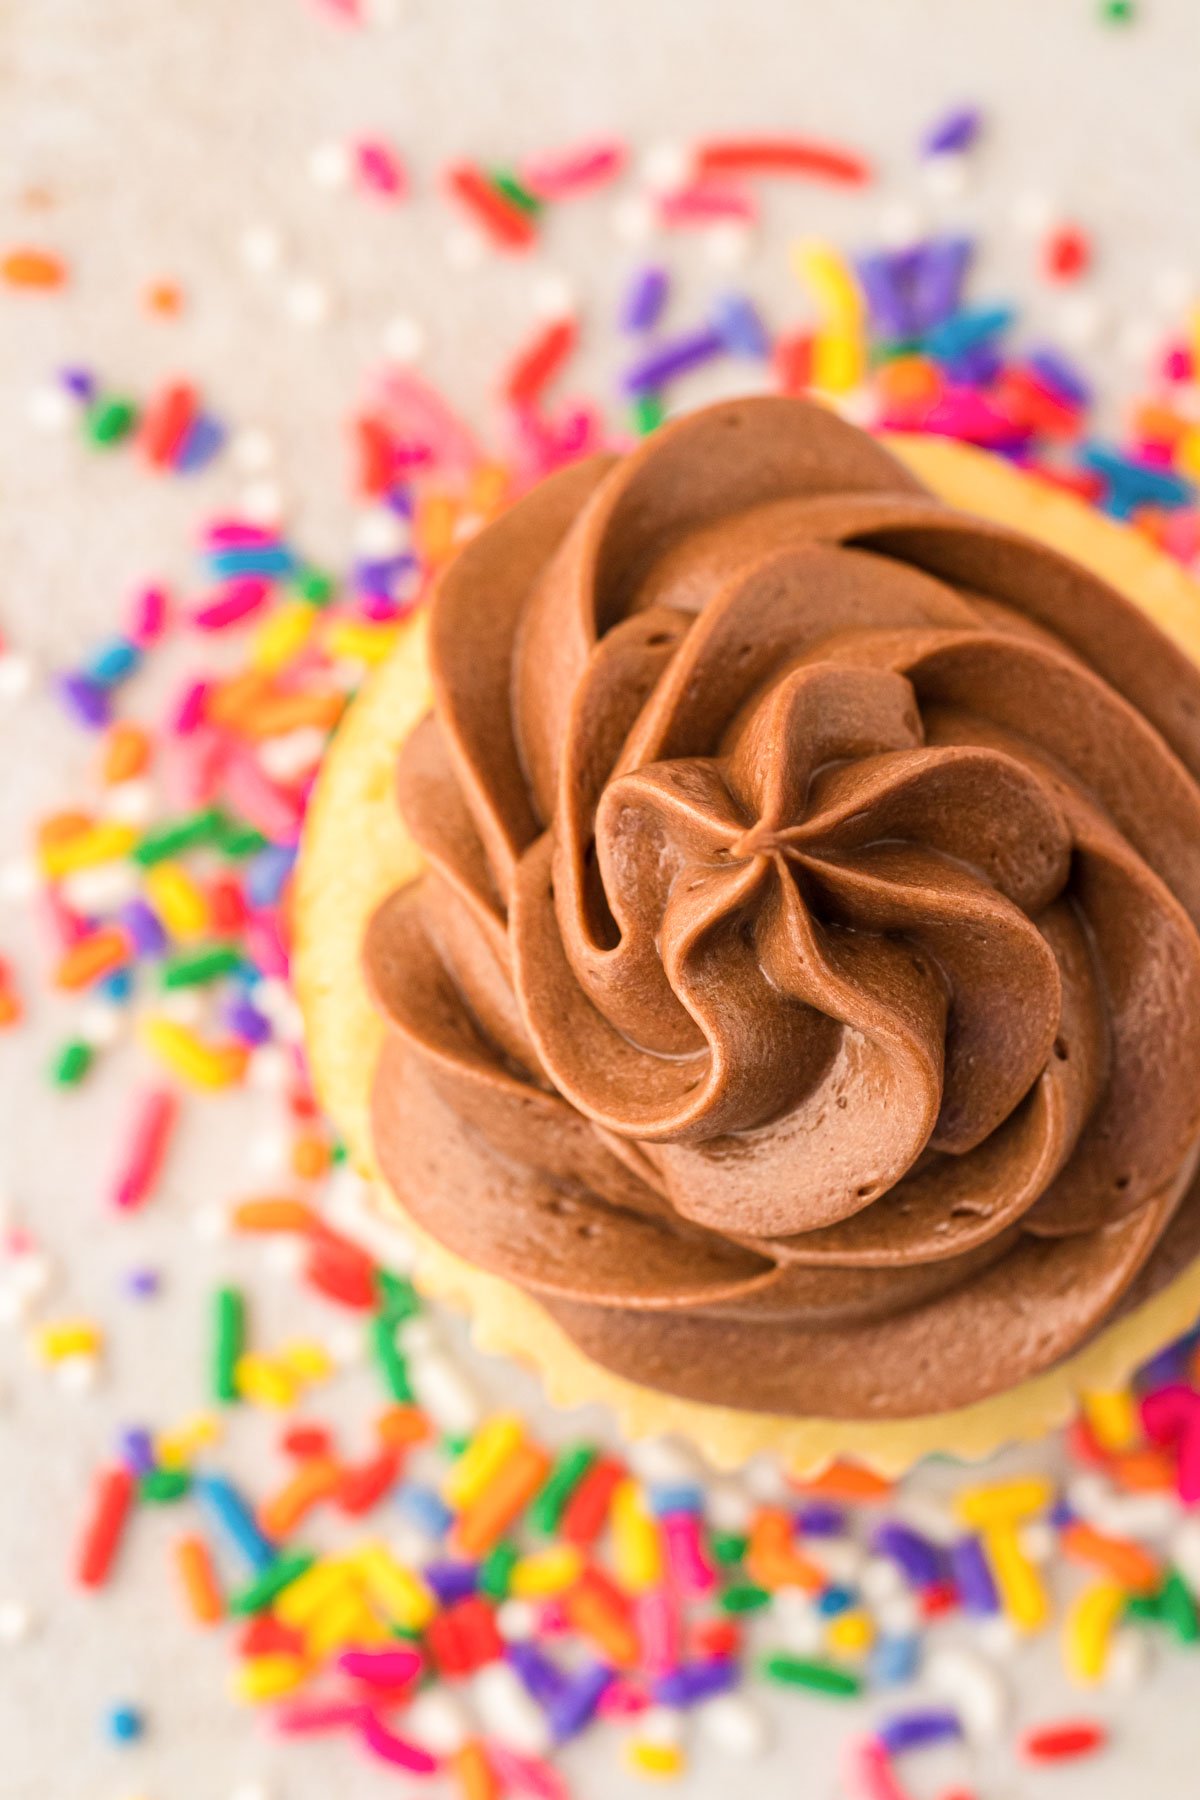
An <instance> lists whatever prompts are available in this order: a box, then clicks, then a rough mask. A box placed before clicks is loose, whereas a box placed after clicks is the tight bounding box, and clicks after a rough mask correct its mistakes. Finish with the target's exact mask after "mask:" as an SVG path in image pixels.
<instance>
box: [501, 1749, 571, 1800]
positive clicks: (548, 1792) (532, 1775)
mask: <svg viewBox="0 0 1200 1800" xmlns="http://www.w3.org/2000/svg"><path fill="white" fill-rule="evenodd" d="M484 1749H485V1750H486V1751H487V1757H488V1761H489V1762H490V1763H491V1765H492V1767H493V1768H494V1769H495V1771H496V1774H497V1775H498V1776H499V1777H500V1782H501V1786H502V1787H503V1789H504V1791H505V1793H508V1792H509V1791H510V1790H511V1791H512V1792H513V1793H514V1794H530V1795H532V1796H533V1800H570V1790H569V1789H568V1787H567V1784H566V1781H565V1780H564V1779H563V1777H562V1776H561V1775H560V1774H559V1772H558V1770H557V1769H554V1768H551V1766H550V1764H549V1763H548V1762H543V1761H542V1759H541V1757H540V1756H519V1755H518V1754H517V1752H516V1751H515V1750H510V1749H509V1748H508V1745H507V1744H499V1743H497V1742H496V1740H495V1738H488V1739H487V1741H486V1743H485V1744H484Z"/></svg>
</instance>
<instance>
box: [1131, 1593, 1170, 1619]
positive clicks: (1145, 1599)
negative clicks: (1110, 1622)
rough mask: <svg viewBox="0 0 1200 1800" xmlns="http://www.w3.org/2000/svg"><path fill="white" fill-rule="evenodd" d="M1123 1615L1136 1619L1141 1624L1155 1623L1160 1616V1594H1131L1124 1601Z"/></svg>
mask: <svg viewBox="0 0 1200 1800" xmlns="http://www.w3.org/2000/svg"><path fill="white" fill-rule="evenodd" d="M1125 1617H1126V1618H1127V1619H1138V1620H1140V1621H1141V1623H1142V1624H1143V1625H1157V1623H1158V1621H1159V1620H1160V1619H1161V1618H1162V1594H1161V1590H1160V1592H1159V1593H1157V1594H1131V1595H1130V1596H1129V1598H1128V1600H1127V1601H1126V1602H1125Z"/></svg>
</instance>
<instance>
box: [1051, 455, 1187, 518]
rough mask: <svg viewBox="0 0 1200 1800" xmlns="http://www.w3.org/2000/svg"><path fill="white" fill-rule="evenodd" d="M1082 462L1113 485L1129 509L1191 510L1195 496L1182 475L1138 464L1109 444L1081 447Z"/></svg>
mask: <svg viewBox="0 0 1200 1800" xmlns="http://www.w3.org/2000/svg"><path fill="white" fill-rule="evenodd" d="M1079 461H1080V464H1081V465H1082V467H1083V468H1085V469H1090V470H1091V471H1092V473H1093V474H1096V475H1103V476H1104V477H1105V479H1106V480H1108V481H1110V482H1111V483H1112V485H1113V491H1114V496H1115V498H1116V499H1117V501H1118V502H1119V503H1120V504H1122V505H1127V506H1129V507H1134V506H1188V505H1190V503H1191V501H1192V499H1193V497H1194V494H1195V489H1194V488H1193V486H1192V484H1191V482H1190V481H1185V480H1184V479H1183V477H1182V476H1181V475H1174V474H1172V473H1171V471H1170V470H1169V469H1154V468H1151V467H1149V465H1148V464H1146V463H1141V462H1136V461H1135V460H1134V459H1133V457H1131V456H1122V455H1121V454H1120V452H1119V451H1117V450H1112V449H1110V448H1109V447H1108V445H1107V444H1096V443H1088V444H1083V445H1081V447H1080V451H1079Z"/></svg>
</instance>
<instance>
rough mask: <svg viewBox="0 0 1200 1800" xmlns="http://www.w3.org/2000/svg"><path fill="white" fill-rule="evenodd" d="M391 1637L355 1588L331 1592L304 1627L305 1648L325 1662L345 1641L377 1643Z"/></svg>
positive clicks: (348, 1642) (350, 1642)
mask: <svg viewBox="0 0 1200 1800" xmlns="http://www.w3.org/2000/svg"><path fill="white" fill-rule="evenodd" d="M390 1638H391V1633H390V1632H389V1630H388V1628H387V1626H386V1625H385V1624H384V1623H383V1622H382V1620H380V1619H377V1618H376V1616H375V1614H374V1613H373V1612H372V1611H371V1609H370V1607H369V1606H368V1605H367V1603H366V1601H365V1600H364V1599H363V1597H362V1595H361V1594H360V1593H358V1592H357V1591H356V1590H355V1589H354V1588H347V1589H346V1590H345V1592H344V1593H341V1594H334V1595H332V1596H331V1597H330V1599H329V1600H328V1601H327V1602H326V1603H325V1605H324V1606H322V1607H321V1609H320V1611H319V1612H318V1613H317V1614H316V1615H315V1617H313V1618H311V1619H310V1620H309V1622H308V1624H307V1625H306V1626H305V1627H304V1647H305V1649H306V1650H307V1652H308V1654H309V1655H310V1656H311V1657H313V1658H314V1659H315V1660H316V1661H319V1662H320V1661H324V1659H325V1658H326V1657H327V1656H332V1655H333V1653H334V1651H335V1650H343V1649H345V1647H346V1645H347V1644H378V1643H382V1642H383V1641H384V1640H385V1639H389V1640H390Z"/></svg>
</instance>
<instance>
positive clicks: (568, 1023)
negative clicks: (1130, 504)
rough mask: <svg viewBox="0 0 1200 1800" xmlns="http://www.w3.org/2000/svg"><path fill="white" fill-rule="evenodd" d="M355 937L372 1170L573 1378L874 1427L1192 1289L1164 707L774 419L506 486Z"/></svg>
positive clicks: (1122, 623) (1184, 779) (1028, 546)
mask: <svg viewBox="0 0 1200 1800" xmlns="http://www.w3.org/2000/svg"><path fill="white" fill-rule="evenodd" d="M430 633H431V661H432V668H433V678H434V691H435V705H434V710H433V712H432V713H431V714H430V715H429V716H428V717H427V718H426V719H425V721H424V722H423V723H422V725H421V726H419V727H418V729H417V731H416V732H415V733H414V734H413V736H412V737H411V738H410V739H409V741H408V743H407V744H406V746H405V748H404V751H403V753H402V756H401V759H400V767H399V774H398V788H399V803H400V806H401V809H402V811H403V814H404V818H405V821H406V823H407V825H408V827H409V828H410V830H411V831H412V833H413V835H414V836H415V838H416V840H417V842H418V843H419V844H420V846H421V848H422V850H423V852H424V854H425V857H426V859H427V863H428V870H427V872H426V873H425V874H424V875H423V876H422V877H421V879H420V880H418V881H417V882H415V883H414V884H412V885H411V886H409V887H406V888H404V889H402V890H401V891H399V892H398V893H396V894H394V895H392V896H391V897H390V898H389V899H388V900H387V901H386V902H385V903H384V905H383V906H382V907H381V908H380V910H379V912H378V913H377V914H376V916H375V918H374V920H373V921H372V924H371V926H370V928H369V931H368V936H367V942H366V945H365V961H366V966H367V971H368V977H369V980H370V983H371V987H372V991H373V994H374V996H375V998H376V1001H377V1004H378V1006H379V1007H380V1008H381V1010H382V1012H383V1014H384V1016H385V1018H386V1021H387V1024H388V1027H389V1029H388V1032H387V1034H386V1039H385V1047H384V1051H383V1054H382V1056H381V1059H380V1063H379V1068H378V1073H377V1077H376V1085H375V1094H374V1110H373V1120H374V1133H375V1140H376V1148H377V1151H378V1154H379V1158H380V1161H381V1165H382V1167H383V1169H384V1172H385V1174H386V1176H387V1178H388V1180H389V1181H390V1182H391V1183H392V1185H393V1186H394V1187H395V1189H396V1191H397V1192H398V1194H399V1195H400V1196H401V1198H402V1199H403V1200H404V1203H405V1205H406V1206H407V1207H408V1209H409V1210H410V1211H411V1212H412V1214H413V1215H414V1216H415V1217H416V1218H417V1220H418V1221H419V1222H420V1223H421V1224H422V1225H423V1226H424V1227H425V1228H426V1229H428V1230H429V1231H430V1232H431V1233H433V1235H434V1236H436V1237H437V1238H438V1239H439V1240H441V1241H442V1242H443V1243H444V1244H445V1245H447V1247H449V1248H450V1249H452V1250H454V1251H456V1252H458V1253H459V1254H461V1255H463V1256H465V1257H466V1258H468V1259H469V1260H470V1261H472V1262H474V1263H476V1264H478V1265H481V1266H483V1267H485V1268H487V1269H488V1270H491V1271H493V1272H494V1273H495V1274H497V1275H500V1276H503V1277H505V1278H506V1279H508V1280H511V1281H514V1282H517V1283H518V1284H520V1285H521V1286H522V1287H524V1288H526V1289H527V1290H529V1291H530V1292H531V1293H533V1294H535V1295H536V1296H537V1297H538V1298H539V1300H540V1301H541V1302H542V1303H543V1304H544V1305H545V1306H546V1307H547V1308H548V1309H549V1310H550V1311H551V1312H552V1313H553V1314H554V1316H555V1317H556V1318H557V1319H558V1320H559V1321H560V1323H561V1324H562V1325H563V1326H564V1328H565V1329H566V1330H567V1331H568V1332H569V1333H570V1335H571V1336H572V1337H574V1338H575V1339H576V1340H577V1342H578V1343H579V1344H580V1345H581V1346H582V1347H583V1348H584V1350H585V1351H587V1352H588V1353H589V1354H590V1355H592V1356H594V1357H595V1358H596V1359H597V1360H598V1361H600V1362H602V1363H605V1364H607V1365H608V1366H609V1367H611V1368H613V1369H616V1370H617V1371H619V1372H621V1373H623V1374H626V1375H628V1376H630V1377H632V1378H633V1379H636V1380H638V1381H640V1382H643V1383H645V1384H648V1385H651V1386H658V1387H662V1388H665V1389H668V1390H670V1391H672V1392H676V1393H680V1394H685V1395H688V1396H690V1397H692V1398H696V1399H701V1400H708V1401H713V1402H716V1403H720V1404H723V1405H730V1406H742V1407H752V1408H755V1409H758V1410H766V1411H780V1412H788V1413H794V1414H818V1415H824V1416H852V1417H872V1416H876V1417H886V1416H903V1415H906V1414H912V1413H920V1412H929V1411H936V1410H939V1409H942V1408H946V1407H952V1406H956V1405H961V1404H965V1403H967V1402H969V1401H971V1400H974V1399H978V1398H981V1397H983V1396H985V1395H987V1394H990V1393H993V1392H996V1391H998V1390H1000V1389H1003V1388H1006V1387H1008V1386H1011V1385H1012V1384H1013V1383H1015V1382H1016V1381H1018V1380H1020V1379H1022V1378H1024V1377H1025V1376H1027V1375H1029V1374H1032V1373H1034V1372H1036V1371H1038V1370H1040V1369H1043V1368H1045V1367H1047V1366H1049V1365H1050V1364H1051V1363H1053V1362H1055V1361H1057V1360H1058V1359H1059V1358H1061V1357H1062V1356H1063V1355H1065V1354H1066V1353H1067V1352H1068V1351H1069V1350H1071V1349H1072V1348H1074V1347H1075V1346H1076V1345H1078V1344H1079V1343H1080V1342H1081V1341H1083V1340H1084V1339H1085V1338H1087V1337H1088V1336H1089V1335H1090V1334H1091V1333H1092V1332H1094V1331H1095V1330H1096V1329H1097V1328H1098V1327H1099V1326H1100V1325H1101V1324H1102V1323H1103V1322H1104V1321H1105V1320H1106V1319H1108V1318H1109V1317H1111V1316H1112V1315H1113V1314H1114V1312H1115V1311H1116V1310H1117V1309H1119V1308H1120V1307H1121V1306H1122V1305H1128V1304H1129V1303H1130V1302H1131V1300H1132V1299H1133V1298H1135V1297H1137V1298H1140V1297H1142V1296H1143V1295H1144V1294H1146V1293H1149V1292H1151V1291H1153V1289H1154V1288H1155V1287H1157V1286H1159V1285H1161V1284H1162V1282H1163V1281H1165V1280H1166V1279H1167V1278H1168V1276H1169V1275H1170V1274H1171V1273H1173V1272H1174V1270H1175V1269H1176V1268H1177V1267H1179V1266H1180V1265H1181V1264H1182V1262H1183V1261H1184V1260H1185V1259H1186V1258H1188V1257H1190V1256H1191V1255H1192V1254H1194V1253H1195V1252H1196V1250H1197V1249H1198V1248H1200V1195H1198V1196H1192V1195H1191V1194H1190V1193H1189V1189H1190V1186H1191V1182H1192V1177H1193V1173H1194V1170H1195V1167H1196V1163H1197V1158H1198V1154H1200V936H1198V934H1197V922H1198V921H1200V788H1198V786H1197V776H1198V775H1200V673H1198V672H1197V671H1196V669H1195V668H1193V666H1192V665H1191V663H1190V662H1188V661H1187V659H1186V658H1185V657H1184V656H1183V655H1182V654H1181V653H1180V652H1179V651H1177V650H1176V649H1175V648H1174V647H1173V646H1172V645H1171V644H1170V643H1169V642H1168V641H1167V639H1166V638H1164V637H1163V636H1162V635H1161V634H1160V633H1159V632H1158V631H1157V630H1156V628H1155V627H1154V626H1153V625H1151V624H1150V623H1149V622H1148V621H1147V620H1146V619H1145V618H1143V616H1142V615H1141V614H1140V613H1139V612H1137V610H1136V609H1135V608H1133V607H1132V606H1131V605H1129V604H1128V603H1126V602H1125V601H1124V600H1123V599H1121V598H1120V597H1119V596H1118V595H1117V594H1115V593H1114V592H1112V591H1111V590H1109V589H1108V588H1107V587H1106V586H1105V585H1104V584H1103V583H1102V582H1100V581H1098V580H1097V579H1096V578H1095V577H1093V576H1091V575H1089V574H1087V573H1085V572H1084V571H1083V570H1082V569H1080V568H1078V567H1077V566H1075V565H1074V564H1073V563H1070V562H1068V561H1066V560H1065V559H1063V558H1061V557H1059V556H1058V555H1056V554H1055V553H1053V552H1052V551H1050V550H1048V549H1046V548H1043V547H1042V546H1040V545H1038V544H1036V543H1034V542H1032V541H1030V540H1027V539H1025V538H1022V537H1020V536H1019V535H1016V534H1014V533H1011V532H1008V531H1005V530H1002V529H1000V528H998V527H995V526H992V525H989V524H985V523H983V522H981V521H978V520H975V519H972V518H968V517H966V516H964V515H962V514H959V513H956V512H954V511H952V510H950V509H949V508H947V507H946V506H944V505H942V504H941V503H940V502H938V501H937V500H935V499H934V498H932V497H931V496H930V495H929V494H928V493H927V492H926V491H925V490H924V489H923V488H922V487H921V486H920V484H919V483H917V482H916V481H915V480H914V479H913V478H912V477H911V476H910V475H909V474H908V473H907V472H906V471H905V470H904V469H903V468H901V467H900V466H899V465H898V464H897V463H896V462H895V461H894V460H893V459H892V458H891V457H890V456H889V455H888V454H887V453H886V452H885V451H884V450H883V449H882V448H881V447H880V446H879V445H878V444H876V443H875V442H873V441H872V440H871V439H869V438H868V437H866V436H864V435H863V434H861V433H860V432H858V431H856V430H854V429H853V428H852V427H850V426H848V425H846V424H844V423H842V422H841V421H840V420H838V419H837V418H835V417H834V416H833V415H831V414H829V413H827V412H826V411H824V410H823V409H821V408H819V407H816V406H814V405H811V404H807V403H805V402H802V401H797V400H791V399H757V400H750V401H745V402H738V403H729V404H724V405H720V406H717V407H713V408H710V409H709V410H707V411H705V412H701V413H697V414H694V415H692V416H691V417H689V418H687V419H684V420H682V421H680V422H679V423H677V424H675V425H672V426H669V427H668V428H666V429H665V430H663V431H661V432H659V433H658V434H656V435H655V436H654V437H653V438H651V439H650V440H649V441H648V443H647V444H646V445H644V446H643V447H641V448H640V449H639V450H638V451H637V452H636V453H633V454H631V455H629V456H627V457H624V458H613V457H598V458H593V459H591V460H589V461H587V462H584V463H580V464H577V465H575V466H573V467H571V468H568V469H566V470H564V471H563V472H561V473H560V474H558V475H556V476H554V477H552V478H551V479H550V480H549V481H547V482H545V483H544V484H543V485H542V486H540V487H538V488H537V489H535V490H534V491H533V492H532V493H531V494H529V495H528V496H527V497H526V498H525V499H524V500H522V501H521V502H520V503H519V504H518V505H517V506H515V507H514V508H513V509H512V510H511V511H510V512H509V513H508V514H507V515H506V516H505V517H503V518H502V519H500V520H499V521H498V522H497V523H496V524H494V525H492V526H491V527H489V528H488V529H487V530H486V531H484V532H483V533H481V535H480V536H479V537H478V538H476V539H475V540H474V542H472V543H471V544H470V545H468V546H467V547H466V548H465V549H464V550H463V551H462V552H461V554H460V555H459V557H458V558H457V560H456V562H455V563H454V564H453V565H452V566H451V568H450V569H449V571H448V572H447V574H446V575H445V577H444V579H443V581H442V583H441V586H440V590H439V592H438V594H437V597H436V600H435V603H434V607H433V614H432V620H431V626H430Z"/></svg>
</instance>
